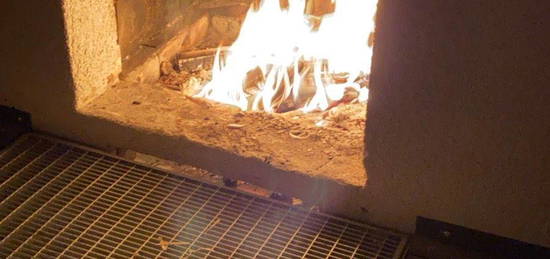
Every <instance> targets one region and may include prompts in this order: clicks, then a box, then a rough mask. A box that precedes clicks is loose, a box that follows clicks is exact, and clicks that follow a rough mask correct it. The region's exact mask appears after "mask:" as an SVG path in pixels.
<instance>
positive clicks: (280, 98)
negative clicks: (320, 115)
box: [198, 0, 377, 112]
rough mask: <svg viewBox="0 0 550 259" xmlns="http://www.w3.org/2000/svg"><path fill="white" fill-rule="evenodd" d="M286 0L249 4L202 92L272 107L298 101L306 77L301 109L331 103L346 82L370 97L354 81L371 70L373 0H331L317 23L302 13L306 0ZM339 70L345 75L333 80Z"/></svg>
mask: <svg viewBox="0 0 550 259" xmlns="http://www.w3.org/2000/svg"><path fill="white" fill-rule="evenodd" d="M289 2H291V4H289V6H288V8H287V9H281V7H280V4H279V1H277V0H265V1H262V2H261V3H260V5H259V8H258V9H254V8H250V10H249V11H248V13H247V16H246V18H245V20H244V22H243V25H242V27H241V31H240V34H239V37H238V38H237V40H236V41H235V42H234V43H233V45H232V46H231V47H230V48H229V50H228V51H227V53H225V54H222V53H221V51H220V50H218V53H217V54H216V58H215V60H214V64H213V71H212V80H211V81H210V82H208V83H207V84H206V85H205V86H204V87H203V88H202V90H201V91H200V93H199V94H198V96H199V97H204V98H208V99H211V100H214V101H218V102H221V103H226V104H231V105H235V106H237V107H239V108H241V109H242V110H264V111H267V112H274V111H276V110H277V108H278V107H279V106H280V105H281V104H282V103H283V102H285V101H294V102H299V100H300V99H301V98H303V97H304V96H305V95H306V94H304V93H303V92H304V91H306V90H304V89H303V88H304V87H306V86H305V85H306V82H309V85H307V87H309V88H310V90H311V89H313V94H310V95H309V96H307V97H308V100H307V101H305V103H304V104H303V105H302V106H301V107H302V110H303V111H305V112H309V111H314V110H325V109H327V108H329V106H330V104H331V102H334V101H338V100H340V99H342V98H343V96H344V94H345V91H346V89H347V88H352V89H355V90H356V91H357V92H358V93H359V95H358V99H359V100H360V101H366V100H367V97H368V90H367V89H366V88H364V87H361V86H360V84H358V83H356V81H357V79H358V78H359V77H361V76H365V75H368V74H369V73H370V67H371V57H372V44H369V40H370V37H371V34H372V33H373V32H374V28H375V25H374V19H373V18H374V15H375V13H376V4H377V0H355V1H353V0H340V1H337V0H333V2H334V4H335V10H334V13H331V14H327V15H325V16H324V17H322V20H321V23H320V25H319V26H318V28H314V27H315V26H314V25H313V23H312V22H311V17H309V16H308V15H306V14H304V10H305V8H306V4H307V3H306V0H294V1H289ZM339 74H341V75H344V79H343V80H340V81H339V82H335V80H332V79H331V77H332V76H334V75H339ZM254 75H255V79H256V80H252V81H253V83H252V85H250V83H249V82H250V81H251V80H248V78H249V77H251V76H254ZM342 81H343V82H342ZM306 92H307V91H306ZM310 92H311V91H310Z"/></svg>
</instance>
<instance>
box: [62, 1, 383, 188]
mask: <svg viewBox="0 0 550 259" xmlns="http://www.w3.org/2000/svg"><path fill="white" fill-rule="evenodd" d="M376 5H377V1H376V0H371V1H334V2H333V1H325V0H309V1H306V0H300V1H268V0H264V1H249V0H239V1H235V0H225V1H116V5H115V8H116V32H117V34H116V36H117V39H118V44H119V46H120V54H121V59H120V68H121V70H120V73H117V72H118V71H114V72H115V73H113V74H111V75H110V76H109V78H108V80H109V82H108V83H109V87H106V88H105V89H102V90H101V91H97V92H91V91H88V90H83V91H79V92H77V102H78V103H77V107H78V111H79V112H81V113H83V114H86V115H88V116H94V117H97V118H101V119H107V120H111V121H116V122H118V123H120V124H123V125H127V126H129V127H134V128H138V129H140V130H144V131H151V132H161V133H162V134H164V135H169V136H177V137H181V138H184V139H186V140H187V141H188V142H191V143H193V145H200V146H202V147H208V149H207V150H206V149H203V150H202V151H203V152H201V153H200V154H194V155H193V156H201V157H202V158H201V159H198V160H197V159H193V161H190V162H191V163H193V164H194V165H196V166H198V167H202V168H206V169H208V170H210V171H213V172H219V173H221V174H224V175H225V172H226V171H235V170H237V171H239V170H241V169H242V168H246V171H250V173H249V174H248V176H247V174H244V176H243V175H239V174H240V173H237V175H231V177H233V178H237V179H243V178H244V179H243V180H246V181H251V182H253V183H257V184H259V185H263V186H266V187H268V188H273V189H278V187H277V186H281V185H293V183H284V181H283V182H281V183H279V184H276V186H274V184H273V183H274V182H276V181H273V180H272V179H274V178H277V177H274V176H272V175H270V174H271V173H270V172H277V173H276V174H284V175H298V177H300V178H303V179H305V180H302V182H304V181H310V182H317V183H316V184H314V185H313V186H312V185H308V184H303V183H299V184H297V185H296V186H297V187H298V186H299V188H297V189H303V190H304V192H307V193H308V195H309V196H311V193H318V191H317V189H325V191H326V190H331V191H332V189H335V188H341V189H351V190H355V189H358V188H362V186H363V185H364V184H365V183H366V179H367V174H366V170H365V167H364V165H363V158H364V150H365V148H364V132H365V124H366V106H367V102H368V86H369V75H370V68H371V56H372V50H373V45H374V29H375V26H374V15H375V12H376ZM358 21H361V24H362V26H361V27H357V26H356V24H357V22H358ZM113 36H114V35H113ZM70 37H71V35H70V34H69V38H70ZM94 58H95V59H97V57H94ZM145 151H149V150H145ZM167 152H179V151H176V150H164V151H162V152H161V153H160V154H156V155H160V156H165V155H166V153H167ZM220 153H226V154H230V155H231V159H223V157H224V156H221V158H220ZM174 155H177V154H168V158H170V157H171V156H174ZM225 156H227V155H225ZM188 162H189V161H188ZM264 168H270V170H267V172H266V171H265V170H263V169H264ZM251 174H254V175H251ZM283 179H284V178H283ZM288 179H289V180H291V179H293V177H292V176H291V177H290V178H288ZM291 181H292V180H291ZM266 183H267V184H266ZM319 183H321V184H319ZM330 186H336V187H334V188H333V187H330ZM291 195H294V196H304V195H302V194H300V193H298V194H296V193H292V194H291ZM306 198H308V197H306Z"/></svg>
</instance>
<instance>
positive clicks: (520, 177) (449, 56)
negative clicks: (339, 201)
mask: <svg viewBox="0 0 550 259" xmlns="http://www.w3.org/2000/svg"><path fill="white" fill-rule="evenodd" d="M549 11H550V1H500V0H485V1H462V0H448V1H440V0H424V1H400V0H384V1H383V3H382V5H381V6H380V10H379V13H378V23H377V26H378V27H377V38H376V39H377V42H376V45H375V51H374V61H373V62H374V63H373V75H372V89H371V91H370V97H369V105H368V114H367V117H368V123H367V129H366V143H367V147H366V148H367V150H368V156H367V159H366V166H367V171H368V172H369V180H368V183H367V187H366V191H367V193H366V194H365V197H366V199H367V204H368V206H367V207H369V208H371V213H370V214H371V215H370V216H369V219H370V220H371V221H373V222H376V223H381V224H384V225H388V226H394V227H395V226H401V227H400V228H401V229H409V230H410V229H411V226H412V222H411V221H412V220H413V219H414V217H415V216H416V215H422V216H426V217H431V218H436V219H439V220H443V221H447V222H451V223H455V224H459V225H463V226H467V227H470V228H474V229H478V230H482V231H487V232H491V233H495V234H499V235H504V236H507V237H513V238H518V239H521V240H525V241H529V242H533V243H538V244H542V245H546V246H550V166H549V163H550V142H549V140H550V47H549V46H550V42H549V35H550V34H549V33H548V32H549V31H550V22H549V20H548V14H549Z"/></svg>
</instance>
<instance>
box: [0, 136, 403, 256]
mask: <svg viewBox="0 0 550 259" xmlns="http://www.w3.org/2000/svg"><path fill="white" fill-rule="evenodd" d="M406 240H407V238H406V236H404V235H402V234H399V233H395V232H392V231H388V230H384V229H380V228H376V227H372V226H368V225H365V224H361V223H357V222H353V221H349V220H345V219H342V218H337V217H333V216H330V215H327V214H322V213H318V212H315V211H311V210H304V209H302V208H299V207H294V206H290V205H288V204H284V203H280V202H277V201H274V200H270V199H265V198H262V197H257V196H254V195H251V194H247V193H243V192H240V191H237V190H234V189H228V188H225V187H221V186H216V185H212V184H208V183H204V182H200V181H198V180H194V179H191V178H188V177H184V176H181V175H173V174H170V173H167V172H164V171H161V170H158V169H153V168H149V167H146V166H142V165H139V164H136V163H134V162H129V161H125V160H122V159H119V158H116V157H112V156H111V155H108V154H104V153H101V152H99V151H96V150H93V149H89V148H86V147H82V146H78V145H75V144H71V143H67V142H63V141H59V140H55V139H51V138H48V137H43V136H40V135H34V134H31V135H26V136H24V137H22V138H20V139H19V140H18V141H17V142H16V143H14V144H13V145H12V146H11V147H8V148H6V149H4V150H0V257H2V258H4V257H11V258H22V257H23V258H29V257H40V258H42V257H47V258H50V257H52V258H54V257H71V258H80V257H99V258H134V257H138V258H233V257H236V258H400V256H401V255H402V253H403V250H404V247H405V244H406Z"/></svg>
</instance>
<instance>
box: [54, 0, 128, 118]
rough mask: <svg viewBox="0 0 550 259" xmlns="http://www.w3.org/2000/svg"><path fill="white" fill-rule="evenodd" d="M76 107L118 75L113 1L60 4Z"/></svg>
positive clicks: (119, 67)
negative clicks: (63, 17) (74, 89)
mask: <svg viewBox="0 0 550 259" xmlns="http://www.w3.org/2000/svg"><path fill="white" fill-rule="evenodd" d="M63 9H64V15H65V29H66V30H67V38H68V42H69V46H68V47H69V53H70V56H71V68H72V74H73V80H74V83H75V88H76V104H77V107H80V106H81V105H84V104H86V103H89V102H90V101H91V100H93V98H95V97H97V96H98V95H100V94H102V93H103V92H104V91H105V89H106V88H107V86H109V85H114V84H115V83H116V82H117V79H118V74H119V73H120V71H121V57H120V48H119V46H118V43H117V21H116V15H115V7H114V3H113V0H94V1H82V0H65V1H63Z"/></svg>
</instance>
